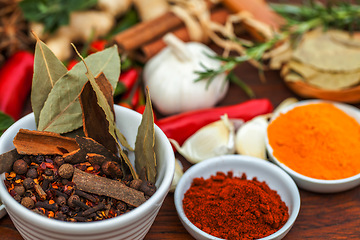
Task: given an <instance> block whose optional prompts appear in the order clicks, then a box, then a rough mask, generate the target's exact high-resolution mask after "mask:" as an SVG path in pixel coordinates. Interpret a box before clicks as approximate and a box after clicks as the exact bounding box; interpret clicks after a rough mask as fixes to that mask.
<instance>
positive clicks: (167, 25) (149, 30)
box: [114, 12, 183, 51]
mask: <svg viewBox="0 0 360 240" xmlns="http://www.w3.org/2000/svg"><path fill="white" fill-rule="evenodd" d="M182 24H183V23H182V21H181V20H180V19H179V18H178V17H177V16H175V14H173V13H172V12H167V13H165V14H164V15H161V16H159V17H157V18H154V19H152V20H149V21H145V22H141V23H139V24H137V25H135V26H133V27H131V28H129V29H127V30H125V31H123V32H121V33H119V34H118V35H116V36H115V37H114V40H115V42H116V43H117V44H118V46H119V49H120V51H130V50H133V49H136V48H138V47H139V46H141V45H144V44H145V43H147V42H150V41H152V40H153V39H155V38H157V37H159V36H161V35H164V34H165V33H167V32H169V31H171V30H173V29H175V28H176V27H178V26H180V25H182Z"/></svg>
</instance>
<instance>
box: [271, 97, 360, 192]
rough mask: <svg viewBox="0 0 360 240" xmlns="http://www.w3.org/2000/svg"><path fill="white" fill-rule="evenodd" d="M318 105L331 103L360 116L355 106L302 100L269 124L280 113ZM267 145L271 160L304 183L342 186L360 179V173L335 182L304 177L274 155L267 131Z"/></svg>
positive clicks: (286, 108)
mask: <svg viewBox="0 0 360 240" xmlns="http://www.w3.org/2000/svg"><path fill="white" fill-rule="evenodd" d="M317 103H330V104H333V105H334V106H336V107H338V108H340V109H342V108H343V109H344V108H345V109H348V110H349V111H352V112H354V113H355V114H359V115H360V110H359V109H358V108H356V107H354V106H351V105H348V104H345V103H339V102H334V101H329V100H320V99H308V100H302V101H299V102H296V103H293V104H290V105H289V106H286V107H284V108H283V109H282V110H281V111H280V112H278V114H276V115H274V116H272V117H271V119H270V122H269V124H270V123H271V122H272V121H274V120H275V119H276V118H277V117H278V116H279V114H280V113H286V112H288V111H289V110H291V109H293V108H295V107H298V106H303V105H308V104H317ZM265 143H266V148H267V150H268V153H269V154H271V160H272V161H273V162H275V163H276V164H277V165H279V166H280V167H281V168H283V169H284V170H285V171H287V172H288V173H289V174H290V175H292V176H294V177H296V178H298V179H302V180H304V181H308V182H312V183H316V184H321V185H341V184H343V183H349V182H353V181H357V180H359V178H360V173H359V174H356V175H354V176H351V177H347V178H342V179H333V180H326V179H317V178H312V177H308V176H305V175H302V174H300V173H298V172H296V171H294V170H293V169H291V168H290V167H288V166H286V165H285V164H283V163H282V162H280V161H279V160H278V159H277V158H276V157H275V156H274V155H273V148H272V147H271V145H270V143H269V138H268V132H267V131H266V138H265Z"/></svg>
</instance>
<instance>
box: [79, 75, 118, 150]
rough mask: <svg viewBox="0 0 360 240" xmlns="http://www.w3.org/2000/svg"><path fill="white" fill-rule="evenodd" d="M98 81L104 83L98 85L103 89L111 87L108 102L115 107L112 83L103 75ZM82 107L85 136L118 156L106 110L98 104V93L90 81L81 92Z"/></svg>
mask: <svg viewBox="0 0 360 240" xmlns="http://www.w3.org/2000/svg"><path fill="white" fill-rule="evenodd" d="M102 80H103V81H102ZM104 80H105V81H104ZM96 81H97V82H101V81H102V83H101V85H100V84H98V85H99V86H103V88H108V87H110V99H109V98H108V96H107V100H108V104H109V106H113V105H114V103H113V100H112V99H113V98H112V95H111V85H110V83H109V82H108V81H107V80H106V78H105V76H104V75H103V74H100V75H99V76H98V77H97V78H96ZM106 83H108V84H109V85H108V86H107V85H106ZM100 88H101V87H100ZM103 92H104V91H103ZM109 101H110V103H109ZM80 105H81V108H82V117H83V129H84V133H85V136H86V137H90V138H92V139H94V140H95V141H97V142H98V143H100V144H101V145H103V146H104V147H106V148H107V149H109V150H110V151H111V152H113V153H115V154H116V153H117V144H116V141H115V140H114V138H113V137H112V136H111V134H110V133H109V122H108V121H106V116H105V112H104V110H103V109H102V108H101V107H100V106H99V105H98V104H97V98H96V93H95V91H94V89H93V88H92V86H91V84H90V82H89V81H88V82H87V83H86V84H85V85H84V87H83V89H82V91H81V94H80ZM112 110H113V108H112ZM112 112H113V111H112Z"/></svg>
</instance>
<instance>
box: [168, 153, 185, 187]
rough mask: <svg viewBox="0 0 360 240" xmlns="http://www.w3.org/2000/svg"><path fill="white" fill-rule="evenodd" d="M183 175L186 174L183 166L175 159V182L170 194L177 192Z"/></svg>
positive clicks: (172, 184) (173, 181) (172, 183)
mask: <svg viewBox="0 0 360 240" xmlns="http://www.w3.org/2000/svg"><path fill="white" fill-rule="evenodd" d="M183 174H184V170H183V165H182V164H181V162H180V161H179V159H175V173H174V177H173V180H172V182H171V186H170V192H174V191H175V189H176V186H177V184H178V182H179V181H180V178H181V177H182V175H183Z"/></svg>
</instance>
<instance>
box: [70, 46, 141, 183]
mask: <svg viewBox="0 0 360 240" xmlns="http://www.w3.org/2000/svg"><path fill="white" fill-rule="evenodd" d="M75 51H76V52H77V54H78V56H79V57H80V58H81V59H82V62H83V63H84V65H85V67H86V73H85V75H86V77H87V78H88V80H89V82H90V84H91V87H92V89H93V91H94V92H95V95H96V99H97V105H99V106H100V107H101V108H102V110H103V111H104V113H105V116H106V120H107V122H108V123H109V128H108V132H109V133H110V134H111V136H112V137H113V139H114V140H115V141H116V143H117V145H118V150H119V154H120V156H121V157H122V158H123V160H124V161H125V163H126V165H127V166H128V168H129V170H130V172H131V175H132V176H133V178H134V179H137V178H138V176H137V173H136V171H135V169H134V167H133V166H132V164H131V162H130V160H129V159H128V158H127V156H126V154H124V153H123V151H122V149H121V146H120V144H119V142H118V141H117V140H118V139H119V141H120V143H121V144H122V145H123V146H124V147H126V148H128V149H129V150H132V148H131V146H130V145H129V143H128V142H127V141H126V139H125V137H124V135H122V134H121V133H120V131H119V129H118V128H117V126H116V123H115V116H114V113H113V111H112V110H111V107H110V106H109V103H108V100H107V99H106V97H105V95H104V93H103V92H102V91H101V88H100V87H99V85H98V84H97V82H96V80H95V77H94V75H93V73H92V72H91V70H90V68H89V67H88V65H87V63H86V61H85V59H83V58H82V56H81V55H80V54H79V52H78V51H77V50H76V49H75Z"/></svg>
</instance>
